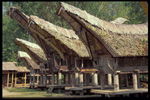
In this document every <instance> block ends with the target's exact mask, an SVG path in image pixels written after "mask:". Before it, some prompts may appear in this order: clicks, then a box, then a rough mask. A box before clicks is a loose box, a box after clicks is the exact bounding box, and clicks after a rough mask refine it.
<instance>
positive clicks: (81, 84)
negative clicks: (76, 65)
mask: <svg viewBox="0 0 150 100" xmlns="http://www.w3.org/2000/svg"><path fill="white" fill-rule="evenodd" d="M80 87H83V73H80Z"/></svg>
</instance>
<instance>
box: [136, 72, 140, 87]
mask: <svg viewBox="0 0 150 100" xmlns="http://www.w3.org/2000/svg"><path fill="white" fill-rule="evenodd" d="M137 82H138V88H140V74H139V73H137Z"/></svg>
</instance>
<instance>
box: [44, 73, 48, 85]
mask: <svg viewBox="0 0 150 100" xmlns="http://www.w3.org/2000/svg"><path fill="white" fill-rule="evenodd" d="M44 77H45V85H47V75H46V74H45V76H44Z"/></svg>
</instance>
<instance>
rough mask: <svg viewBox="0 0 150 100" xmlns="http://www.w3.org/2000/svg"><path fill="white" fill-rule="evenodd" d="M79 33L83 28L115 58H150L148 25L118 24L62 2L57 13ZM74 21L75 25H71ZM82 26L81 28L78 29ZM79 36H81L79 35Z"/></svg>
mask: <svg viewBox="0 0 150 100" xmlns="http://www.w3.org/2000/svg"><path fill="white" fill-rule="evenodd" d="M56 13H57V14H58V15H60V16H62V18H64V19H65V20H66V21H67V22H68V23H69V24H71V26H72V27H73V29H74V30H75V31H76V32H78V31H79V30H80V29H81V28H82V27H84V28H85V29H86V31H88V32H89V33H90V34H92V35H93V37H91V38H96V39H97V40H98V41H99V42H100V43H102V45H103V46H104V48H105V49H106V50H107V51H108V52H109V53H110V54H111V55H112V56H113V57H131V56H148V24H147V23H144V24H136V25H135V24H116V23H111V22H107V21H105V20H102V19H99V18H97V17H95V16H93V15H90V14H89V13H87V12H86V11H83V10H80V9H79V8H76V7H74V6H71V5H69V4H66V3H64V2H61V3H60V5H59V7H58V9H57V12H56ZM72 21H74V23H71V22H72ZM77 26H81V27H77ZM78 35H79V34H78Z"/></svg>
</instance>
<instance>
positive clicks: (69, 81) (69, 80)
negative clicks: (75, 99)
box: [68, 73, 71, 84]
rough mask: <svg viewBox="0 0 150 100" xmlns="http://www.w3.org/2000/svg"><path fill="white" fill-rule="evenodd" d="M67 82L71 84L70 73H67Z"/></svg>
mask: <svg viewBox="0 0 150 100" xmlns="http://www.w3.org/2000/svg"><path fill="white" fill-rule="evenodd" d="M68 84H71V74H70V73H68Z"/></svg>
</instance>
